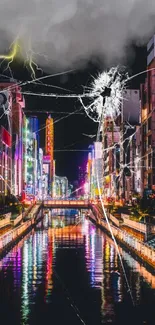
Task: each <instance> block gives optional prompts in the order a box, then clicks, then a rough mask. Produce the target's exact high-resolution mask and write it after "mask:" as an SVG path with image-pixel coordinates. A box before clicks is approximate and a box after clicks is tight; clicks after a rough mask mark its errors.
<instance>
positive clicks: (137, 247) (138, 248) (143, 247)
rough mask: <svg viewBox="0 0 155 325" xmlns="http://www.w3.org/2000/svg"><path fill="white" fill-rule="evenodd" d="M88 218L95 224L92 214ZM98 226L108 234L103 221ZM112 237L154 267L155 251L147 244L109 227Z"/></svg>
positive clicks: (122, 231) (107, 228)
mask: <svg viewBox="0 0 155 325" xmlns="http://www.w3.org/2000/svg"><path fill="white" fill-rule="evenodd" d="M90 217H91V218H92V219H93V220H94V221H95V222H96V219H95V217H94V216H93V214H90ZM99 225H100V226H102V227H103V228H105V229H106V230H107V231H108V232H110V229H109V226H108V224H107V222H106V221H105V220H100V223H99ZM110 226H111V230H112V232H113V235H114V236H115V237H116V239H118V240H119V241H120V242H122V243H124V244H125V245H126V246H127V247H129V249H131V250H132V251H134V252H135V254H137V255H138V256H139V257H140V258H141V259H143V260H144V261H146V262H147V263H148V264H150V265H151V266H155V249H153V248H152V247H150V246H149V245H147V243H144V242H141V241H139V240H138V239H137V238H135V237H133V236H131V235H130V234H129V233H127V232H126V231H124V230H121V229H120V228H118V227H116V226H113V225H110Z"/></svg>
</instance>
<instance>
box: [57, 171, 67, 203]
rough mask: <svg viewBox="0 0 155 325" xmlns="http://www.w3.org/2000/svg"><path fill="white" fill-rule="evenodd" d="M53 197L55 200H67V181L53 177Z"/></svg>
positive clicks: (59, 177) (65, 178)
mask: <svg viewBox="0 0 155 325" xmlns="http://www.w3.org/2000/svg"><path fill="white" fill-rule="evenodd" d="M54 197H55V198H57V199H60V198H63V199H64V198H68V179H67V177H61V176H56V175H55V184H54Z"/></svg>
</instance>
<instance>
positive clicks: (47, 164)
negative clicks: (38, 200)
mask: <svg viewBox="0 0 155 325" xmlns="http://www.w3.org/2000/svg"><path fill="white" fill-rule="evenodd" d="M50 175H51V157H50V156H49V155H46V156H45V155H44V156H43V172H42V188H43V198H46V196H48V195H51V177H50Z"/></svg>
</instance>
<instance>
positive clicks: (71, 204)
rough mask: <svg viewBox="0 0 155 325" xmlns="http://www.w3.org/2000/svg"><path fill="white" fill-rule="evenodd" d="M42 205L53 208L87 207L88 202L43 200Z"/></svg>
mask: <svg viewBox="0 0 155 325" xmlns="http://www.w3.org/2000/svg"><path fill="white" fill-rule="evenodd" d="M43 204H44V205H46V206H48V205H50V206H55V205H61V206H66V205H67V206H88V204H89V201H88V200H77V201H72V200H44V201H43Z"/></svg>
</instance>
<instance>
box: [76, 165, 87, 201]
mask: <svg viewBox="0 0 155 325" xmlns="http://www.w3.org/2000/svg"><path fill="white" fill-rule="evenodd" d="M86 178H87V173H86V166H85V164H84V165H83V166H79V167H78V187H79V190H78V195H81V196H83V195H84V194H85V188H84V185H85V182H86Z"/></svg>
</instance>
